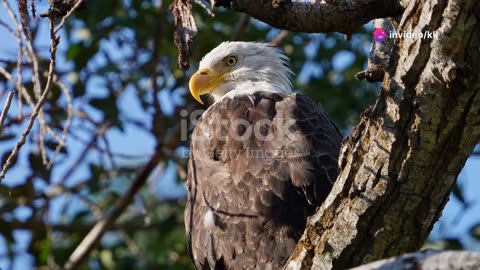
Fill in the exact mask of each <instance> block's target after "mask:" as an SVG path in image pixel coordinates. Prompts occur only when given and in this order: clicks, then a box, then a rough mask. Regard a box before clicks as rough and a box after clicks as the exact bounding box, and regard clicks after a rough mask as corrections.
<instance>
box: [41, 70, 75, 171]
mask: <svg viewBox="0 0 480 270" xmlns="http://www.w3.org/2000/svg"><path fill="white" fill-rule="evenodd" d="M54 80H55V84H56V85H57V86H58V87H59V88H60V89H61V90H62V92H63V93H64V94H65V99H66V100H67V119H66V120H65V125H64V126H63V131H62V137H61V138H59V139H60V140H57V142H58V145H57V147H56V148H55V152H54V153H53V155H52V157H51V158H50V161H49V162H48V165H47V169H49V168H50V167H51V166H52V165H53V162H54V161H55V157H56V156H57V155H58V153H59V152H60V150H61V149H62V148H63V147H65V144H66V141H67V135H68V129H69V128H70V124H71V123H72V117H73V101H72V96H71V95H70V91H69V89H68V87H67V86H66V85H65V84H64V83H63V82H62V81H60V80H59V79H58V77H57V76H55V77H54ZM52 132H53V131H52Z"/></svg>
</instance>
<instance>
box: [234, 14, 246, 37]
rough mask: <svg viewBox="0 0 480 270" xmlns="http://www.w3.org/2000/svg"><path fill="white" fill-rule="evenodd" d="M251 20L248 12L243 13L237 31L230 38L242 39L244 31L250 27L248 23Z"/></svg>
mask: <svg viewBox="0 0 480 270" xmlns="http://www.w3.org/2000/svg"><path fill="white" fill-rule="evenodd" d="M249 22H250V16H249V15H247V14H242V18H241V19H240V22H239V23H238V25H237V27H236V29H235V31H234V32H233V35H232V38H231V39H230V40H241V37H242V35H243V33H245V30H247V28H248V24H249Z"/></svg>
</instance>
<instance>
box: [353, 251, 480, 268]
mask: <svg viewBox="0 0 480 270" xmlns="http://www.w3.org/2000/svg"><path fill="white" fill-rule="evenodd" d="M382 269H402V270H434V269H435V270H475V269H480V253H476V252H468V251H436V250H425V251H422V252H416V253H410V254H406V255H403V256H400V257H396V258H391V259H386V260H381V261H376V262H373V263H369V264H365V265H362V266H359V267H355V268H352V269H350V270H382Z"/></svg>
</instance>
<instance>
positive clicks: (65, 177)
mask: <svg viewBox="0 0 480 270" xmlns="http://www.w3.org/2000/svg"><path fill="white" fill-rule="evenodd" d="M106 130H107V126H102V127H99V128H98V131H97V132H95V133H94V134H93V135H92V138H91V140H90V141H89V142H88V143H87V144H85V147H84V149H83V151H82V152H81V153H80V155H79V156H78V158H77V160H75V161H74V162H73V163H72V165H70V168H69V169H68V171H67V172H66V173H65V174H64V175H63V177H61V178H60V180H59V181H58V183H60V184H61V185H63V184H65V182H66V181H67V180H68V178H69V177H70V176H71V175H72V173H73V172H74V171H75V169H76V168H78V164H80V163H81V162H82V161H83V160H84V159H85V158H86V157H87V154H88V151H89V150H90V149H91V148H92V146H93V145H94V144H95V142H96V141H97V139H98V137H99V136H102V134H103V133H105V131H106Z"/></svg>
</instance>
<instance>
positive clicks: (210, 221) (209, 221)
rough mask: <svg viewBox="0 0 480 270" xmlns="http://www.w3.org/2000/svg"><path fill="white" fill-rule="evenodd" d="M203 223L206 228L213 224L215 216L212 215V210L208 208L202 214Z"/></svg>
mask: <svg viewBox="0 0 480 270" xmlns="http://www.w3.org/2000/svg"><path fill="white" fill-rule="evenodd" d="M203 225H205V227H207V228H211V227H213V226H215V217H214V216H213V212H212V210H210V209H209V210H208V211H207V213H205V215H204V216H203Z"/></svg>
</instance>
